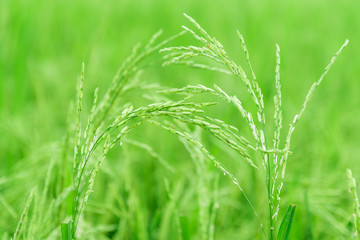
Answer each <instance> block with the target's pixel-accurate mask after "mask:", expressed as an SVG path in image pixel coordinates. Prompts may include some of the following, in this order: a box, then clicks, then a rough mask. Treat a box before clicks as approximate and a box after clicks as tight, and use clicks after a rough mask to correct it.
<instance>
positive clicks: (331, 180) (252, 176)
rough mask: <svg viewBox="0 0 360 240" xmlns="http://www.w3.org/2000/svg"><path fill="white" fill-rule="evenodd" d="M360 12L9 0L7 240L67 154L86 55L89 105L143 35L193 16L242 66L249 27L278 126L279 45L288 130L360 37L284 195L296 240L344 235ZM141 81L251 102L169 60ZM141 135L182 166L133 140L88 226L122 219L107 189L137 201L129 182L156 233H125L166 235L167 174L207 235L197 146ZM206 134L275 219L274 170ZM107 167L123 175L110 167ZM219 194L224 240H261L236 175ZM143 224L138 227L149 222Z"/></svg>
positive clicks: (345, 3) (2, 121)
mask: <svg viewBox="0 0 360 240" xmlns="http://www.w3.org/2000/svg"><path fill="white" fill-rule="evenodd" d="M359 9H360V2H359V1H357V0H342V1H325V0H316V1H313V0H302V1H294V0H288V1H285V0H283V1H260V0H252V1H236V0H222V1H204V0H199V1H190V0H183V1H177V2H176V1H166V0H132V1H128V0H123V1H100V0H87V1H85V0H79V1H73V0H62V1H55V0H54V1H45V0H17V1H13V0H1V1H0V162H1V167H0V198H1V199H2V200H1V204H0V213H1V214H0V215H1V219H0V236H1V233H4V234H5V232H7V233H9V234H11V233H12V232H13V231H14V229H15V228H16V224H17V221H18V217H19V214H20V213H21V211H22V209H23V206H24V204H25V201H26V198H27V196H28V192H29V189H30V188H31V187H33V186H35V185H37V184H41V183H42V179H43V178H44V176H45V174H46V169H47V166H48V165H49V162H50V159H52V158H54V156H57V155H59V154H60V152H61V143H62V141H63V138H64V136H65V132H66V119H67V113H68V111H69V106H70V102H71V101H74V99H75V94H76V81H77V79H78V76H79V74H80V70H81V63H82V62H84V63H85V66H86V79H85V95H84V96H85V102H86V106H85V112H87V111H88V110H89V106H90V104H91V102H92V93H93V90H94V89H95V88H96V87H99V88H100V96H103V94H104V92H105V91H106V89H107V87H108V86H109V85H110V83H111V79H112V77H113V76H114V74H115V72H116V70H117V68H118V67H119V66H120V65H121V63H122V61H123V60H124V59H125V58H126V57H127V56H128V55H129V54H130V53H131V48H132V47H133V46H134V45H135V44H136V43H138V42H142V43H146V42H147V41H148V39H150V37H151V36H152V34H153V33H155V32H156V31H158V30H159V29H163V30H164V34H163V36H162V38H163V39H164V38H166V37H169V36H171V35H174V34H176V33H178V32H179V31H181V26H182V25H188V26H189V25H190V24H189V23H188V22H187V20H186V19H185V18H184V17H183V14H182V13H187V14H189V15H190V16H192V17H193V18H194V19H196V20H197V21H198V22H199V23H200V24H201V25H202V26H203V27H204V28H205V29H206V30H207V31H208V32H209V33H210V34H211V35H212V36H215V37H216V38H217V39H218V40H219V41H220V42H221V43H222V44H223V45H224V47H225V49H226V50H227V51H228V52H229V54H230V56H231V57H232V58H233V59H235V60H237V61H238V62H239V63H244V62H245V61H244V59H243V54H242V52H241V46H240V42H239V41H238V38H237V36H236V30H237V29H238V30H239V31H240V32H241V33H242V34H243V35H244V38H245V41H246V42H247V46H248V49H249V52H250V58H251V60H252V63H253V67H254V71H255V72H256V74H257V78H258V81H259V84H260V86H261V87H262V88H263V92H264V95H265V105H266V107H267V112H266V114H267V118H268V121H271V119H272V113H273V112H272V109H273V96H274V92H275V87H274V75H275V74H274V71H275V44H276V43H278V44H279V45H280V48H281V81H282V84H283V105H284V111H283V112H284V124H283V126H284V131H283V133H284V134H285V132H286V131H287V127H288V123H289V122H290V120H291V119H292V117H293V115H294V114H295V113H296V112H297V111H298V110H299V108H300V106H301V104H302V102H303V100H304V97H305V95H306V93H307V91H308V89H309V88H310V86H311V84H312V83H313V82H314V81H315V80H317V79H318V78H319V77H320V75H321V73H322V72H323V69H324V67H325V66H326V65H327V64H328V62H329V61H330V59H331V57H332V56H333V54H334V53H335V52H336V51H337V49H338V48H339V47H340V46H341V44H342V43H343V42H344V41H345V39H349V40H350V43H349V45H348V47H347V49H345V51H344V52H343V54H342V55H341V56H340V57H339V59H338V61H337V62H336V64H335V65H334V66H333V68H332V69H331V71H330V72H329V74H328V76H327V77H326V78H325V80H324V82H323V84H322V85H321V86H320V88H319V89H318V90H317V92H316V93H315V95H314V98H313V99H312V101H311V104H310V107H309V108H308V109H307V112H306V114H305V115H304V117H303V119H302V121H301V122H300V123H299V125H298V127H297V129H296V132H295V134H294V140H293V142H292V149H291V150H292V151H293V154H292V155H291V157H290V158H289V162H288V170H287V179H286V185H285V190H284V193H283V200H282V201H283V204H284V206H285V207H286V205H288V204H289V203H294V204H296V205H298V210H297V213H296V217H295V220H294V229H293V231H292V236H291V239H343V238H344V239H346V238H347V237H348V235H347V231H348V229H349V228H351V227H349V225H351V222H352V202H351V197H350V194H348V192H347V189H348V187H347V183H346V168H351V169H352V170H353V172H354V175H355V177H357V178H358V179H360V165H359V164H358V161H359V160H360V157H359V156H360V148H359V146H360V128H359V123H360V110H359V109H360V108H359V106H360V97H359V94H360V78H359V76H360V68H359V65H360V54H359V53H360V46H359V42H360V15H359ZM189 43H194V41H193V40H192V39H191V38H190V37H189V36H184V37H181V38H180V39H178V40H176V41H175V42H174V43H171V44H169V45H175V44H178V45H188V44H189ZM141 79H142V80H144V81H146V82H147V83H159V84H160V85H162V86H171V87H175V86H176V87H181V86H185V85H186V84H197V83H201V84H203V85H206V86H212V85H213V83H216V84H218V85H219V86H221V87H222V88H223V89H225V90H227V91H228V92H229V93H231V94H237V95H238V96H239V98H241V99H243V100H244V102H245V104H246V102H247V100H248V98H247V97H246V96H242V93H244V92H245V91H244V90H242V89H243V85H242V84H241V83H240V82H239V81H238V79H235V78H232V77H229V76H223V75H221V74H219V73H211V72H206V71H203V70H196V69H189V68H186V67H182V66H170V67H166V68H162V67H161V61H156V64H154V66H153V67H151V68H149V69H147V70H146V71H144V72H143V74H142V75H141ZM126 101H132V102H134V103H135V106H137V107H139V106H141V105H143V104H144V103H150V102H151V101H149V100H145V99H143V97H142V93H137V92H136V91H135V92H131V93H130V94H128V95H126V96H125V100H124V102H126ZM211 114H212V115H213V116H216V117H217V118H219V119H222V120H225V121H227V122H230V123H232V124H234V125H235V126H237V127H239V129H240V130H242V129H243V130H244V131H245V129H246V128H245V127H242V126H241V123H242V122H241V121H237V120H238V119H240V115H239V114H235V112H234V111H233V110H232V109H231V107H229V106H226V105H220V106H219V107H218V106H216V107H214V108H212V110H211ZM246 130H247V129H246ZM246 134H247V133H245V135H246ZM131 137H132V138H133V139H138V140H141V141H143V142H146V143H149V144H150V145H151V146H152V147H153V148H154V150H155V151H156V152H157V153H158V154H159V155H161V156H162V157H163V158H164V159H165V160H166V161H167V162H169V164H170V165H171V166H172V167H174V168H176V169H177V172H176V173H175V174H171V173H169V172H168V171H167V170H166V169H165V168H164V167H162V166H161V165H159V164H158V162H157V161H156V160H154V159H153V158H152V157H151V156H149V155H148V154H146V152H144V151H141V150H139V149H137V148H135V147H129V149H128V153H127V155H129V159H130V160H129V161H128V163H127V164H124V160H123V158H122V157H120V156H122V154H125V153H118V152H120V150H114V151H113V152H111V154H110V155H109V157H108V159H107V161H106V163H105V164H104V169H105V170H103V172H102V173H101V175H100V176H99V178H98V179H97V186H96V188H95V192H94V194H93V195H92V197H91V199H92V202H91V207H89V210H88V213H86V219H87V221H88V222H89V224H92V225H94V226H98V225H99V226H100V225H106V224H110V223H113V222H114V221H116V220H114V219H116V218H115V217H114V213H113V212H112V211H110V210H109V209H110V207H114V206H113V205H114V204H113V203H112V202H111V201H110V200H109V196H108V195H109V194H110V195H111V192H116V191H117V192H118V193H119V194H120V195H121V196H124V198H126V196H127V195H126V194H129V193H126V194H125V193H124V194H125V195H124V194H122V193H123V192H124V191H125V192H126V190H124V189H126V187H124V186H125V185H126V184H128V183H126V182H128V181H130V179H131V182H132V187H131V189H132V190H131V191H133V193H132V194H135V196H137V198H136V199H138V202H137V207H136V208H135V210H134V211H135V213H134V216H135V215H136V213H137V212H143V213H146V214H144V216H146V218H147V219H146V220H143V223H144V224H145V227H144V229H147V230H148V232H149V233H148V234H145V235H141V236H140V235H139V236H138V234H137V233H136V232H138V231H139V230H138V228H139V226H137V227H129V228H128V230H129V233H128V235H124V237H123V238H122V239H157V238H156V235H155V234H153V235H152V234H151V233H150V232H152V231H153V232H156V230H152V229H157V228H158V225H159V224H160V222H161V219H163V218H161V213H162V211H164V209H163V206H162V204H164V202H166V201H165V200H164V199H165V198H166V197H165V196H164V195H163V194H164V178H167V179H169V181H170V183H171V184H173V185H174V186H175V185H176V184H179V185H181V186H180V189H182V190H179V191H180V192H183V195H182V196H181V197H179V212H180V213H181V214H182V215H184V216H185V217H186V218H187V219H188V222H189V226H191V227H189V229H190V230H189V231H190V233H189V235H190V239H198V238H197V235H196V234H197V230H196V229H197V227H196V226H197V223H198V222H199V219H198V217H197V216H196V210H195V209H196V208H197V206H198V203H197V198H196V192H195V190H194V188H193V186H192V185H191V183H192V174H193V173H194V166H193V163H192V161H191V160H190V157H189V154H188V153H186V151H185V149H184V147H183V146H182V145H181V144H179V141H178V139H177V138H176V137H175V136H172V135H170V134H168V133H166V132H163V131H162V130H160V129H157V128H154V127H151V126H147V125H145V126H144V127H142V128H140V129H139V130H137V131H136V132H135V133H133V134H132V136H131ZM203 137H204V141H205V142H206V145H207V146H208V147H209V149H210V150H211V151H212V152H213V153H214V154H215V155H216V156H217V157H218V158H219V159H220V160H221V161H222V162H224V164H225V165H226V166H228V167H229V168H230V169H231V170H232V171H233V172H234V173H236V175H237V176H238V177H239V179H240V181H241V184H242V185H243V186H244V189H245V191H247V192H248V195H249V197H250V198H251V200H252V201H253V202H254V205H255V207H256V208H257V209H259V212H260V215H261V216H264V219H266V217H265V216H266V215H265V214H266V209H265V208H264V207H262V206H265V205H264V204H266V200H265V184H264V183H263V182H264V181H263V179H262V177H261V176H262V173H261V172H260V173H254V172H253V170H252V169H250V168H249V167H248V166H247V165H246V164H245V163H244V161H242V160H241V159H240V157H239V156H238V155H236V154H233V153H231V152H230V153H228V152H227V151H226V149H225V150H224V148H223V147H222V146H221V144H219V143H218V142H217V141H215V140H214V139H213V137H211V136H208V135H206V134H204V136H203ZM125 155H126V154H125ZM109 169H110V170H112V171H113V175H111V174H106V172H109V171H110V170H109ZM261 171H262V170H261ZM114 174H115V175H114ZM110 175H111V176H113V177H109V176H110ZM125 183H126V184H125ZM174 188H175V187H174ZM185 193H186V194H185ZM306 194H307V196H308V197H307V198H308V199H307V202H308V205H309V206H308V207H306V206H305V205H306V204H305V202H306V201H305V200H304V199H305V197H304V196H305V195H306ZM49 197H51V196H49ZM129 198H130V197H129ZM219 202H220V208H219V210H218V216H217V220H216V230H215V239H255V238H256V239H257V238H258V239H261V238H262V235H261V233H260V230H259V228H258V226H257V222H256V220H255V217H254V216H253V215H252V213H251V211H250V210H249V209H248V206H247V205H246V202H245V201H244V199H243V197H242V195H241V193H239V192H238V191H237V190H236V188H235V187H234V186H232V184H231V182H230V181H228V180H227V179H225V178H224V179H223V178H220V191H219ZM6 204H9V205H10V206H11V207H10V209H12V210H13V212H11V210H9V206H8V207H5V205H6ZM305 209H307V210H305ZM281 214H284V213H283V211H282V212H281ZM130 215H131V214H130ZM154 216H155V217H154ZM156 216H157V217H156ZM134 218H135V219H137V220H135V222H137V221H138V222H141V220H139V219H138V218H136V217H134ZM156 218H157V219H158V220H154V219H156ZM159 219H160V220H159ZM170 222H171V224H170V226H172V225H174V220H170ZM135 225H136V224H135ZM130 226H133V225H130ZM174 229H175V227H174V226H172V227H169V232H170V233H169V234H170V235H169V236H171V234H174V235H172V237H170V238H169V239H176V230H174ZM111 231H114V230H111ZM111 231H110V230H109V231H106V230H104V231H102V230H98V231H95V232H96V233H89V239H91V237H90V236H92V237H93V238H94V239H102V238H104V239H106V238H105V236H107V237H108V238H111V234H110V233H109V232H111ZM4 236H5V235H4ZM99 236H101V238H100V237H99ZM144 236H145V237H144ZM55 239H56V238H55ZM119 239H121V238H119Z"/></svg>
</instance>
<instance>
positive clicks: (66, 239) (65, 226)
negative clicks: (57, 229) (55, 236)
mask: <svg viewBox="0 0 360 240" xmlns="http://www.w3.org/2000/svg"><path fill="white" fill-rule="evenodd" d="M71 234H72V233H71V221H70V222H67V223H61V239H62V240H72V239H71Z"/></svg>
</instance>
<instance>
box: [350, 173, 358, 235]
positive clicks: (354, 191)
mask: <svg viewBox="0 0 360 240" xmlns="http://www.w3.org/2000/svg"><path fill="white" fill-rule="evenodd" d="M347 178H348V185H349V192H350V193H351V195H352V198H353V202H354V213H353V216H354V223H355V233H354V236H357V237H358V236H359V233H360V203H359V198H358V195H357V189H356V181H355V178H354V177H353V176H352V171H351V170H350V169H347Z"/></svg>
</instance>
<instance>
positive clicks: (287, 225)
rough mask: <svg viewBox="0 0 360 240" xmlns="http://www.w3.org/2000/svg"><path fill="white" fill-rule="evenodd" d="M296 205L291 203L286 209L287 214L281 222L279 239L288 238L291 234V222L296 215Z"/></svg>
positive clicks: (285, 239)
mask: <svg viewBox="0 0 360 240" xmlns="http://www.w3.org/2000/svg"><path fill="white" fill-rule="evenodd" d="M295 209H296V206H295V205H290V206H289V207H288V209H287V210H286V213H285V216H284V218H283V220H282V222H281V225H280V228H279V232H278V237H277V240H287V239H288V237H289V234H290V229H291V224H292V222H293V219H294V215H295Z"/></svg>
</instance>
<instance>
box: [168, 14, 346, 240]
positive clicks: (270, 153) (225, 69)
mask: <svg viewBox="0 0 360 240" xmlns="http://www.w3.org/2000/svg"><path fill="white" fill-rule="evenodd" d="M184 15H185V17H186V18H187V19H188V20H189V22H190V23H191V24H192V25H193V27H194V28H195V30H192V29H191V28H188V27H185V26H183V29H185V30H186V31H187V32H189V33H190V34H191V35H192V36H193V37H194V38H195V39H196V40H198V41H199V43H201V46H200V47H198V46H179V47H168V48H163V49H162V50H161V52H162V53H165V54H166V55H165V56H164V57H163V58H164V59H165V62H164V64H163V66H167V65H170V64H180V65H187V66H191V67H194V68H202V69H208V70H212V71H218V72H221V73H227V74H232V75H234V76H235V77H236V78H238V79H239V80H240V81H241V82H242V84H243V85H245V88H246V90H247V92H248V94H249V95H250V97H251V99H252V101H253V102H254V103H255V105H256V107H257V111H256V112H253V113H252V112H250V111H247V110H246V107H245V106H243V104H242V102H241V101H240V100H239V98H238V97H237V96H236V95H233V96H230V95H229V94H227V93H226V92H224V91H223V90H222V89H221V88H220V87H218V86H216V85H215V86H214V88H209V87H205V86H203V85H196V86H192V85H190V86H186V87H184V88H180V89H170V90H166V91H163V93H171V94H173V93H177V94H185V95H186V96H188V97H191V96H194V95H196V94H203V93H208V94H211V95H214V96H216V97H218V98H219V99H221V100H223V101H226V102H227V103H230V104H231V105H233V106H234V107H235V108H236V109H237V110H238V111H239V112H240V114H241V116H242V118H243V119H244V120H245V122H246V124H247V125H248V128H249V130H250V132H251V133H252V137H253V141H249V140H245V139H244V137H242V136H240V135H239V134H236V133H235V134H234V135H233V136H234V137H235V138H236V139H237V140H241V143H243V144H244V145H243V148H242V152H241V153H242V155H243V157H244V159H245V160H247V161H248V162H249V163H250V165H251V166H253V167H256V168H257V165H256V161H254V160H253V159H251V158H250V157H249V155H248V154H247V151H250V150H255V151H256V152H259V153H260V154H261V156H262V161H261V164H262V165H263V169H264V173H265V175H266V186H267V197H268V212H269V215H268V216H269V218H268V221H269V224H268V225H269V228H268V231H267V232H266V231H265V229H264V224H263V221H262V220H261V219H259V217H258V214H257V213H256V211H255V209H254V213H255V215H256V217H257V218H258V220H259V222H260V227H261V229H262V231H263V233H264V236H265V238H266V239H275V238H276V237H277V238H278V239H287V238H288V233H289V231H290V228H291V222H292V219H293V216H294V212H295V207H291V206H290V207H289V209H288V211H287V212H286V214H285V216H284V218H283V220H282V223H281V226H280V229H279V230H278V231H276V226H277V217H278V214H279V210H280V200H281V192H282V189H283V185H284V179H285V171H286V164H287V160H288V157H289V154H290V143H291V138H292V134H293V132H294V130H295V126H296V124H297V123H298V121H299V120H300V118H301V117H302V115H303V113H304V112H305V110H306V108H307V106H308V103H309V101H310V99H311V97H312V95H313V93H314V91H315V89H316V88H317V87H318V86H319V85H320V84H321V82H322V81H323V79H324V77H325V76H326V74H327V73H328V71H329V70H330V68H331V67H332V65H333V64H334V62H335V60H336V58H337V57H338V55H339V54H340V53H341V52H342V50H343V49H344V48H345V47H346V46H347V44H348V40H346V41H345V43H344V44H343V45H342V46H341V47H340V49H339V50H338V51H337V52H336V54H335V55H334V56H333V58H332V59H331V61H330V63H329V64H328V65H327V66H326V67H325V70H324V72H323V74H322V75H321V76H320V78H319V80H317V81H316V82H314V83H313V85H312V86H311V88H310V90H309V91H308V93H307V95H306V97H305V101H304V103H303V105H302V107H301V108H300V111H299V112H298V114H296V115H295V116H294V118H293V121H292V122H291V123H290V126H289V130H288V134H287V135H286V138H285V142H284V144H283V147H281V146H280V134H281V129H282V95H281V82H280V48H279V46H278V45H276V68H275V86H276V94H275V97H274V106H275V110H274V117H273V121H274V126H275V130H274V133H273V136H271V135H270V134H267V130H266V129H267V127H268V122H267V121H266V120H265V119H266V117H265V111H264V109H265V106H264V97H263V94H262V90H261V88H260V86H259V83H258V80H257V78H256V75H255V73H254V71H253V67H252V65H251V62H250V58H249V52H248V50H247V47H246V44H245V41H244V38H243V36H242V35H241V34H240V32H237V34H238V37H239V39H240V44H241V46H242V48H243V51H244V53H245V57H246V62H247V64H248V69H249V71H250V74H249V75H250V77H248V74H247V73H246V71H245V70H244V68H243V67H242V66H240V65H238V64H237V63H235V62H234V61H233V60H231V59H230V57H229V55H228V53H227V52H226V51H225V49H224V47H223V46H222V44H221V43H220V42H219V41H217V40H216V38H214V37H211V36H210V35H209V34H208V33H207V32H206V31H205V30H204V29H203V28H202V27H201V26H200V25H199V24H198V23H197V22H196V21H195V20H194V19H193V18H191V17H190V16H188V15H186V14H184ZM196 31H197V32H198V33H197V32H196ZM196 57H205V58H208V59H210V60H212V61H213V62H215V63H218V64H219V65H220V66H221V67H212V66H209V65H206V64H202V63H197V62H196V61H194V60H193V59H194V58H196ZM254 116H255V117H254ZM254 119H257V120H254ZM225 137H226V138H227V137H228V136H226V135H225ZM270 141H272V142H273V144H272V145H270ZM225 142H226V143H227V144H228V145H229V146H230V147H231V148H234V146H236V145H235V143H234V142H232V141H231V140H228V141H225ZM229 174H230V173H229ZM231 176H232V177H233V175H232V174H231ZM234 183H235V184H236V185H239V183H238V181H236V180H234ZM239 188H240V190H241V191H242V192H243V193H244V194H245V192H244V190H243V189H242V188H241V187H240V185H239ZM247 200H248V201H249V204H250V206H251V207H252V208H253V205H252V204H251V202H250V200H249V199H248V198H247ZM284 229H286V230H284Z"/></svg>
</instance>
